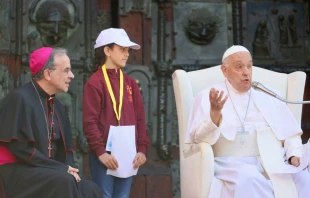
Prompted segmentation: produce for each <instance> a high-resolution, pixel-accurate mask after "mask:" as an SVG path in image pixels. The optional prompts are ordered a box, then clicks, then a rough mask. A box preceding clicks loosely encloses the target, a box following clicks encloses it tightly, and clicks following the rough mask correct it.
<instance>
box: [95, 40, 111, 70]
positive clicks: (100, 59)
mask: <svg viewBox="0 0 310 198" xmlns="http://www.w3.org/2000/svg"><path fill="white" fill-rule="evenodd" d="M104 47H108V48H111V49H112V48H113V47H114V43H110V44H108V45H104V46H101V47H98V48H96V49H95V64H94V65H95V69H96V70H97V69H98V67H101V66H102V65H103V64H104V63H105V61H106V60H107V57H106V55H105V53H104Z"/></svg>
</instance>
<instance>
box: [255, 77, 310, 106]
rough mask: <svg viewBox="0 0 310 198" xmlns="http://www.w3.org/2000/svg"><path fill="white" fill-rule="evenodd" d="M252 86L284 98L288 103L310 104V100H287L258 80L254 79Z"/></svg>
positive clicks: (280, 98) (278, 97)
mask: <svg viewBox="0 0 310 198" xmlns="http://www.w3.org/2000/svg"><path fill="white" fill-rule="evenodd" d="M252 87H253V89H255V90H258V91H262V92H264V93H266V94H268V95H270V96H273V97H275V98H277V99H279V100H282V101H283V102H286V103H291V104H310V101H291V100H286V99H284V98H282V97H281V96H279V95H278V94H276V93H275V92H273V91H271V90H270V89H268V88H267V87H265V86H264V85H263V84H261V83H259V82H257V81H253V82H252Z"/></svg>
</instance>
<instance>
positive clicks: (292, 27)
mask: <svg viewBox="0 0 310 198" xmlns="http://www.w3.org/2000/svg"><path fill="white" fill-rule="evenodd" d="M288 22H289V26H288V27H289V31H290V35H291V39H292V43H293V45H297V41H298V37H297V26H296V22H295V16H294V15H289V16H288Z"/></svg>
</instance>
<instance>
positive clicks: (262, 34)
mask: <svg viewBox="0 0 310 198" xmlns="http://www.w3.org/2000/svg"><path fill="white" fill-rule="evenodd" d="M268 37H269V30H268V27H267V22H266V21H265V20H261V21H260V22H259V23H258V25H257V29H256V31H255V35H254V41H253V56H254V58H257V59H270V58H271V45H270V42H269V41H268Z"/></svg>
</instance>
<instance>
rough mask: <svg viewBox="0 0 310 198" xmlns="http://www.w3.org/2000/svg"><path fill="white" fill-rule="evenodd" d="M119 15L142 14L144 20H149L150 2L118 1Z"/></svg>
mask: <svg viewBox="0 0 310 198" xmlns="http://www.w3.org/2000/svg"><path fill="white" fill-rule="evenodd" d="M118 2H119V3H118V4H119V14H120V15H127V14H128V12H131V11H132V12H143V13H144V15H145V17H146V18H151V10H152V1H151V0H118Z"/></svg>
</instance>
